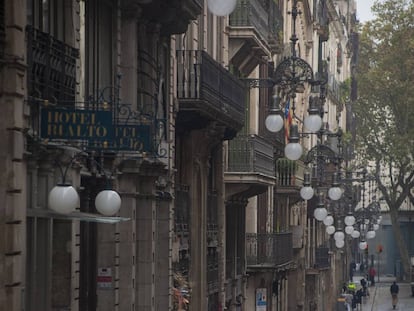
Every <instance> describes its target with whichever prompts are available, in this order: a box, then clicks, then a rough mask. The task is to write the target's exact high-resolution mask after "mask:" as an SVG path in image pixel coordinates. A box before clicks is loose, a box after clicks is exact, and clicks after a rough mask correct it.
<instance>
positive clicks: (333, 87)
mask: <svg viewBox="0 0 414 311" xmlns="http://www.w3.org/2000/svg"><path fill="white" fill-rule="evenodd" d="M328 94H329V95H330V96H331V98H332V99H333V100H334V102H335V103H337V104H338V103H341V88H340V84H339V82H338V81H337V80H336V79H335V76H334V75H333V74H332V73H329V72H328Z"/></svg>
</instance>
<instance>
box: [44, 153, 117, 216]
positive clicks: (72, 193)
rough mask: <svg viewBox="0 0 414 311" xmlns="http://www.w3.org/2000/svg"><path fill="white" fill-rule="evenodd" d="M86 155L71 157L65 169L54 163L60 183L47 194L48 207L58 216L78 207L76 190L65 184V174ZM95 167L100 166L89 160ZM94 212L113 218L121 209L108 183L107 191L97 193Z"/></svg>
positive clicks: (80, 154)
mask: <svg viewBox="0 0 414 311" xmlns="http://www.w3.org/2000/svg"><path fill="white" fill-rule="evenodd" d="M84 155H87V154H85V153H83V152H79V153H77V154H75V155H73V156H72V157H71V159H70V162H69V163H68V164H67V165H66V167H65V169H63V168H62V165H61V163H59V162H58V161H56V164H57V166H58V168H59V170H60V173H61V175H62V176H61V177H62V183H59V184H57V185H56V186H55V187H53V188H52V190H51V191H50V192H49V196H48V205H49V208H50V209H51V210H53V211H55V212H57V213H59V214H70V213H72V212H74V211H75V210H76V208H77V207H79V204H80V202H79V194H78V192H77V191H76V189H75V188H74V187H73V186H72V185H70V184H68V183H67V182H66V174H67V172H68V169H69V166H70V165H72V164H73V162H74V161H75V159H77V158H78V157H80V156H84ZM91 161H93V162H94V164H96V165H97V166H100V165H99V163H98V162H97V161H95V160H94V159H91ZM102 171H103V170H102ZM105 178H106V179H107V180H109V177H107V176H106V175H105ZM95 207H96V210H97V211H98V212H99V213H101V214H102V215H104V216H113V215H115V214H116V213H117V212H118V211H119V209H120V208H121V197H120V196H119V194H118V193H117V192H116V191H114V190H112V189H110V187H109V183H108V187H107V189H105V190H103V191H101V192H99V193H98V194H97V196H96V198H95Z"/></svg>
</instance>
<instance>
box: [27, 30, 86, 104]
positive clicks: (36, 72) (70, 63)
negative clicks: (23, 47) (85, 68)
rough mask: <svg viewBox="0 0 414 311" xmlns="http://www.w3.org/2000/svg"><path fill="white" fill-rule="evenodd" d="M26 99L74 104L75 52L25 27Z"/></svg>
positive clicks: (76, 54)
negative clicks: (27, 95)
mask: <svg viewBox="0 0 414 311" xmlns="http://www.w3.org/2000/svg"><path fill="white" fill-rule="evenodd" d="M27 40H28V44H27V54H28V66H29V96H32V97H35V98H42V99H47V100H51V101H74V99H75V92H76V59H77V58H78V56H79V51H78V50H77V49H75V48H73V47H71V46H70V45H67V44H65V43H64V42H62V41H59V40H57V39H55V38H54V37H53V36H51V35H49V34H48V33H44V32H42V31H40V30H37V29H35V28H33V27H28V28H27Z"/></svg>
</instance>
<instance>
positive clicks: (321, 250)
mask: <svg viewBox="0 0 414 311" xmlns="http://www.w3.org/2000/svg"><path fill="white" fill-rule="evenodd" d="M330 266H331V262H330V256H329V247H317V248H315V253H314V256H312V257H311V258H309V264H308V267H309V268H308V274H314V273H318V271H317V270H320V269H328V268H329V267H330Z"/></svg>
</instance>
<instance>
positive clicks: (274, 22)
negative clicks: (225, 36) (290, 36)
mask: <svg viewBox="0 0 414 311" xmlns="http://www.w3.org/2000/svg"><path fill="white" fill-rule="evenodd" d="M229 23H230V26H232V27H253V28H254V29H255V31H256V32H257V33H258V35H259V36H260V37H261V40H263V41H265V42H268V43H270V44H275V43H281V42H280V39H282V38H280V37H279V32H280V30H281V29H282V25H283V20H282V14H280V11H279V9H278V7H277V4H276V3H275V2H274V1H260V0H240V1H238V2H237V6H236V9H235V10H234V11H233V13H232V14H231V15H230V22H229Z"/></svg>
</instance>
